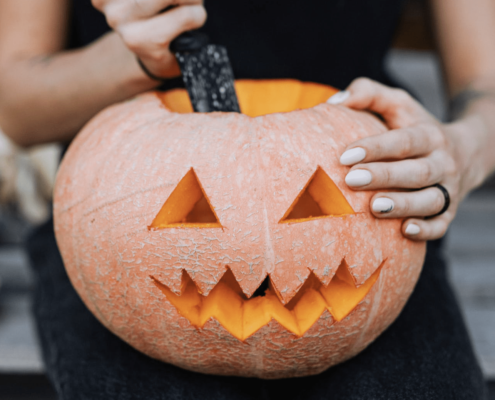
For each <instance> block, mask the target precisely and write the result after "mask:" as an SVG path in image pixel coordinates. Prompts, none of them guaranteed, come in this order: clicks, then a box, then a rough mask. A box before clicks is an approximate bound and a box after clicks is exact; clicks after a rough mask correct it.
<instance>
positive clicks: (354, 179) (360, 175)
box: [345, 169, 371, 186]
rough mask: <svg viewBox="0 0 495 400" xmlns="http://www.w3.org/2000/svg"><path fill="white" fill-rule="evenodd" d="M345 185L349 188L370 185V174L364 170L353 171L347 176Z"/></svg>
mask: <svg viewBox="0 0 495 400" xmlns="http://www.w3.org/2000/svg"><path fill="white" fill-rule="evenodd" d="M345 183H347V184H348V185H349V186H364V185H368V184H369V183H371V174H370V172H369V171H366V170H365V169H355V170H354V171H351V172H349V173H348V174H347V176H346V177H345Z"/></svg>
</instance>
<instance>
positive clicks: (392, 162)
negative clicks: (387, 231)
mask: <svg viewBox="0 0 495 400" xmlns="http://www.w3.org/2000/svg"><path fill="white" fill-rule="evenodd" d="M328 102H329V103H331V104H341V105H344V106H346V107H350V108H354V109H359V110H368V111H371V112H374V113H376V114H378V115H380V116H381V117H382V118H383V120H384V122H385V123H386V124H387V126H388V127H389V128H390V131H388V132H386V133H384V134H381V135H376V136H371V137H368V138H364V139H361V140H358V141H356V142H354V143H351V144H349V145H348V147H347V148H346V149H345V151H344V152H343V154H342V156H341V163H342V164H344V165H349V166H351V169H350V171H349V173H348V174H347V176H346V183H347V185H348V186H349V187H350V188H352V189H354V190H379V192H378V193H377V194H375V195H374V196H373V197H372V199H371V204H370V208H371V211H372V213H373V214H374V215H375V216H376V217H377V218H404V222H403V225H402V233H403V234H404V236H406V237H408V238H410V239H413V240H433V239H438V238H440V237H442V236H443V235H444V234H445V232H446V231H447V228H448V226H449V224H450V223H451V222H452V220H453V219H454V216H455V214H456V210H457V208H458V205H459V203H460V202H461V201H462V199H463V198H464V197H465V196H466V195H467V194H468V192H469V191H470V190H472V189H473V188H475V187H476V186H478V185H480V184H481V183H482V181H483V180H484V179H485V178H486V177H487V176H488V175H489V173H490V170H491V169H493V166H492V164H493V158H494V157H493V155H490V153H489V152H487V151H486V147H487V145H488V143H489V142H490V140H491V141H492V142H493V140H494V139H493V136H494V135H493V132H490V131H489V130H487V129H486V127H485V128H484V126H483V124H480V123H479V121H477V120H476V119H474V120H473V118H469V117H468V118H463V119H461V120H458V121H455V122H454V123H450V124H443V123H441V122H439V121H438V120H437V119H436V118H434V117H433V116H432V115H431V114H430V113H428V112H427V111H426V110H425V109H424V108H423V107H422V106H421V104H419V103H418V102H417V101H416V100H415V99H413V98H412V97H411V96H410V95H409V94H408V93H407V92H405V91H404V90H401V89H393V88H389V87H387V86H385V85H382V84H380V83H378V82H375V81H372V80H369V79H366V78H359V79H356V80H355V81H353V82H352V83H351V85H350V86H349V87H348V88H347V90H346V91H343V92H339V93H337V94H336V95H335V96H333V97H331V98H330V99H329V101H328ZM488 147H489V146H488ZM434 184H441V185H442V186H444V187H445V188H446V189H447V191H448V192H449V194H450V199H451V202H450V206H449V207H448V209H447V210H446V212H444V213H442V214H441V215H438V216H435V217H433V218H431V219H425V217H428V216H434V215H435V214H437V213H439V212H440V211H441V210H442V208H443V207H444V204H445V198H444V194H443V193H442V191H441V190H440V189H439V188H437V187H431V186H432V185H434ZM381 190H384V191H383V192H381Z"/></svg>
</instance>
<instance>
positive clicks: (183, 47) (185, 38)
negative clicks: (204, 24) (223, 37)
mask: <svg viewBox="0 0 495 400" xmlns="http://www.w3.org/2000/svg"><path fill="white" fill-rule="evenodd" d="M208 42H209V39H208V36H207V35H206V34H204V33H202V32H199V31H188V32H184V33H181V34H180V35H179V36H177V37H176V38H175V39H174V40H172V42H170V51H171V52H172V53H192V52H195V51H198V50H200V49H201V48H202V47H203V46H206V45H207V44H208Z"/></svg>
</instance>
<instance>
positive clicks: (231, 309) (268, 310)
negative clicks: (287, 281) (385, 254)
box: [150, 260, 385, 341]
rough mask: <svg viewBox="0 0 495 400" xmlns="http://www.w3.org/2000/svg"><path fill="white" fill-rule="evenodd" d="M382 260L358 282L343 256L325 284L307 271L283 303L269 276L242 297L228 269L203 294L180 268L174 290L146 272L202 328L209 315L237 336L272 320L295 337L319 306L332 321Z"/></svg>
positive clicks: (354, 300) (352, 304)
mask: <svg viewBox="0 0 495 400" xmlns="http://www.w3.org/2000/svg"><path fill="white" fill-rule="evenodd" d="M384 263H385V261H383V262H382V264H381V265H380V267H378V269H377V270H376V271H375V272H374V273H373V275H371V276H370V277H369V278H368V280H367V281H366V282H365V283H364V284H362V285H361V286H359V287H357V286H356V284H355V282H354V279H353V277H352V275H351V274H350V272H349V269H348V266H347V264H346V262H345V260H343V261H342V263H341V265H340V267H339V268H338V270H337V272H336V273H335V275H334V277H333V278H332V280H331V281H330V283H329V284H328V285H327V286H325V285H323V284H322V283H321V282H320V280H319V279H318V278H317V277H316V275H314V274H313V273H311V274H310V275H309V277H308V279H307V280H306V282H305V283H304V284H303V285H302V287H301V288H300V289H299V291H298V293H297V294H296V295H295V296H294V297H293V298H292V299H291V300H290V301H289V302H288V303H287V304H286V305H284V304H283V303H282V302H281V300H280V297H279V296H278V294H277V290H276V288H275V287H274V286H273V283H272V282H271V281H269V282H268V289H266V290H265V291H264V294H263V293H260V294H261V295H258V296H253V297H251V298H247V297H246V295H244V293H243V292H242V290H241V288H240V286H239V284H238V282H237V280H236V279H235V277H234V274H233V273H232V271H231V270H230V269H229V268H227V270H226V272H225V274H224V275H223V277H222V279H221V280H220V281H219V282H218V283H217V285H216V286H215V287H214V288H213V289H212V290H211V292H210V293H209V294H208V295H207V296H203V295H202V294H201V293H200V292H199V291H198V288H197V286H196V284H195V283H194V281H193V280H192V279H191V277H190V276H189V275H188V274H187V272H186V271H184V272H183V275H182V285H181V294H180V295H176V294H175V293H173V292H172V291H171V290H170V289H169V288H168V287H167V286H165V285H164V284H162V283H161V282H160V281H159V280H158V279H156V278H155V277H153V276H150V277H151V278H152V279H153V282H154V284H155V285H156V287H157V288H159V289H160V290H161V291H162V293H163V294H164V295H165V297H166V298H167V300H168V301H169V302H170V303H171V304H172V305H174V306H175V308H176V309H177V311H178V312H179V314H181V315H182V316H183V317H185V318H187V319H188V320H189V322H190V323H191V324H192V325H194V326H195V327H197V328H202V327H203V326H204V324H205V323H206V322H207V321H208V320H209V319H211V318H214V319H216V320H217V321H218V322H219V323H220V324H221V325H222V326H223V327H224V328H225V329H226V330H227V331H228V332H230V333H231V334H232V335H233V336H234V337H236V338H237V339H239V340H242V341H243V340H246V339H247V338H249V337H250V336H251V335H253V334H254V333H255V332H256V331H257V330H259V329H260V328H261V327H263V326H264V325H267V324H268V323H269V322H270V321H271V320H272V319H274V320H276V321H278V322H279V323H280V325H282V326H283V327H284V328H285V329H287V330H288V331H290V332H292V333H293V334H295V335H296V336H298V337H300V336H302V335H304V333H305V332H306V331H307V330H308V329H309V328H311V326H313V324H314V323H315V322H316V321H317V320H318V319H319V318H320V317H321V315H322V314H323V312H324V311H325V310H328V311H329V312H330V314H331V315H332V317H333V318H334V319H335V320H336V321H342V320H343V319H344V318H345V317H346V316H347V315H349V314H350V313H351V312H352V310H354V309H355V308H356V306H357V305H358V304H359V303H360V302H361V301H362V300H363V299H364V298H365V297H366V295H367V294H368V292H369V291H370V290H371V288H372V287H373V285H374V283H375V282H376V280H377V279H378V277H379V275H380V271H381V268H382V266H383V264H384ZM268 279H269V278H268ZM257 292H258V293H259V291H257Z"/></svg>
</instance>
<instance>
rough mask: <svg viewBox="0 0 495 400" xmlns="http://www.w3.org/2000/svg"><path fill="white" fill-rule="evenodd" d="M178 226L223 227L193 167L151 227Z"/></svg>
mask: <svg viewBox="0 0 495 400" xmlns="http://www.w3.org/2000/svg"><path fill="white" fill-rule="evenodd" d="M177 227H184V228H221V227H222V225H221V224H220V221H219V220H218V217H217V216H216V214H215V211H214V210H213V208H212V207H211V205H210V203H209V201H208V198H207V197H206V194H205V192H204V190H203V188H202V187H201V184H200V183H199V180H198V177H197V176H196V173H195V172H194V170H193V169H192V168H191V169H190V170H189V171H188V172H187V174H186V175H184V177H183V178H182V179H181V180H180V182H179V184H178V185H177V187H176V188H175V189H174V191H173V192H172V194H171V195H170V196H169V198H168V199H167V201H166V202H165V204H163V206H162V208H161V210H160V212H159V213H158V214H157V216H156V217H155V219H154V220H153V222H152V223H151V225H150V226H149V229H160V228H177Z"/></svg>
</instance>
